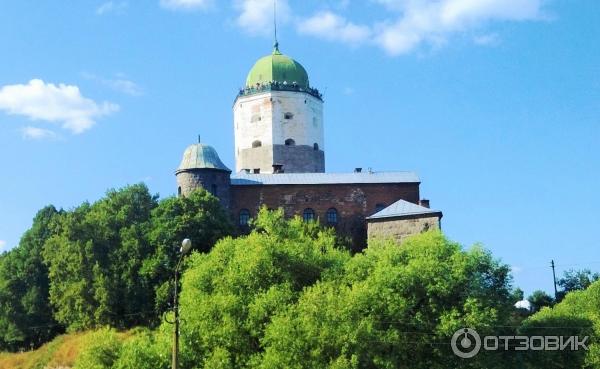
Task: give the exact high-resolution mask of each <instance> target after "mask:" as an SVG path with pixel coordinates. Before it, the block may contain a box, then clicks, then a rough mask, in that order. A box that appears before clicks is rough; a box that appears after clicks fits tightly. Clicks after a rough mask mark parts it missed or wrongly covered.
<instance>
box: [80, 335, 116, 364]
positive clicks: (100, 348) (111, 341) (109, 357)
mask: <svg viewBox="0 0 600 369" xmlns="http://www.w3.org/2000/svg"><path fill="white" fill-rule="evenodd" d="M83 346H84V349H83V350H82V351H81V353H80V354H79V357H78V358H77V360H76V362H75V366H74V369H111V368H112V366H113V364H114V363H115V361H116V360H117V358H118V357H119V354H120V352H121V348H122V343H121V340H120V339H119V337H118V336H117V333H116V331H115V330H114V329H111V328H103V329H100V330H98V331H95V332H94V333H92V334H90V335H89V336H87V337H86V338H85V342H84V345H83Z"/></svg>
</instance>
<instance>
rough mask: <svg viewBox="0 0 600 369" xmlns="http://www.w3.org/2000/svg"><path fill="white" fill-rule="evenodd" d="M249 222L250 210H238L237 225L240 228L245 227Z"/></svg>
mask: <svg viewBox="0 0 600 369" xmlns="http://www.w3.org/2000/svg"><path fill="white" fill-rule="evenodd" d="M249 221H250V210H248V209H242V210H240V219H239V224H240V225H241V226H243V227H245V226H247V225H248V222H249Z"/></svg>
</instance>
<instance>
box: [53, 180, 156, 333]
mask: <svg viewBox="0 0 600 369" xmlns="http://www.w3.org/2000/svg"><path fill="white" fill-rule="evenodd" d="M156 206H157V200H156V196H152V195H150V193H149V192H148V188H147V187H146V186H145V185H142V184H140V185H134V186H129V187H126V188H124V189H121V190H118V191H117V190H110V191H108V193H107V195H106V197H105V198H103V199H101V200H99V201H97V202H96V203H94V204H92V205H89V204H87V203H85V204H83V205H81V206H79V207H78V208H76V209H74V210H72V211H69V212H67V213H66V214H63V215H62V216H61V217H60V221H59V226H58V228H59V230H58V232H57V233H56V234H55V235H53V236H52V237H50V239H49V240H48V241H47V242H46V245H45V247H44V260H45V262H46V264H47V265H48V270H49V277H50V302H51V303H52V305H53V306H54V308H55V317H56V319H57V320H58V321H59V322H61V323H63V324H65V325H66V326H67V327H68V328H69V329H70V330H78V329H85V328H92V327H96V326H102V325H110V326H113V327H117V328H124V327H129V326H132V325H136V324H141V323H147V322H149V320H150V317H154V316H155V314H153V312H152V310H153V305H154V304H153V302H154V300H153V294H152V288H151V287H152V286H149V284H148V281H147V279H146V278H145V277H144V276H143V274H142V273H140V271H141V270H142V266H143V261H144V259H146V258H147V257H148V256H150V255H152V253H153V251H154V250H153V247H152V245H151V244H150V243H149V242H148V240H147V237H146V236H145V235H146V234H147V233H148V231H149V229H150V214H151V211H152V209H154V208H155V207H156Z"/></svg>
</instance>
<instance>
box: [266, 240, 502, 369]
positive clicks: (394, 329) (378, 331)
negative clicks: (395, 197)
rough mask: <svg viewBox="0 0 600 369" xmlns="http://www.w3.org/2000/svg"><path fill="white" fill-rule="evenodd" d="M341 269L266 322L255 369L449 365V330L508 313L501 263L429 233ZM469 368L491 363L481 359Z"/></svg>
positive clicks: (486, 326) (483, 327) (487, 325)
mask: <svg viewBox="0 0 600 369" xmlns="http://www.w3.org/2000/svg"><path fill="white" fill-rule="evenodd" d="M345 269H346V272H345V273H344V275H343V276H342V277H338V278H331V279H325V280H322V281H319V282H318V283H316V284H315V285H314V286H312V287H309V288H308V289H306V290H305V292H304V293H303V294H302V295H301V297H300V299H299V301H298V303H297V304H295V305H292V306H290V307H289V308H288V309H287V310H285V311H284V312H283V313H279V314H278V315H277V316H276V317H275V318H274V319H273V322H272V324H271V325H269V326H268V328H267V329H266V334H265V338H264V339H263V341H262V342H261V343H262V345H263V347H264V350H265V353H264V355H263V357H262V358H261V360H260V365H259V366H258V367H260V368H265V369H266V368H269V369H274V368H297V369H300V368H408V367H410V368H448V367H458V365H459V364H460V363H459V362H458V361H457V360H455V356H454V355H453V354H452V352H451V351H450V350H449V347H448V345H447V343H448V342H450V337H451V336H452V334H453V333H454V332H455V331H456V330H457V329H459V328H462V327H476V328H478V329H479V331H480V332H482V333H485V332H486V331H489V330H490V329H492V327H495V326H500V325H503V323H504V322H505V321H506V320H507V319H508V317H509V313H510V311H512V307H511V301H510V290H509V287H510V277H509V270H508V267H507V266H505V265H499V264H498V263H497V262H496V261H494V260H493V259H492V258H491V256H490V255H489V253H487V252H485V251H483V250H482V249H481V248H479V247H476V248H474V249H472V250H470V251H468V252H464V251H462V250H461V249H460V247H459V245H457V244H454V243H451V242H449V241H448V240H446V239H445V238H444V237H443V236H442V235H441V234H439V233H436V232H428V233H425V234H423V235H420V236H417V237H414V238H411V239H410V240H409V241H407V242H405V243H404V244H403V245H402V246H401V247H398V245H397V244H394V243H391V242H386V243H381V242H378V243H376V244H370V245H369V248H368V249H367V250H366V251H365V252H364V253H363V254H358V255H356V256H354V258H352V260H350V261H349V262H348V263H347V264H346V266H345ZM481 362H483V363H484V364H481ZM453 363H454V364H453ZM478 365H480V366H474V367H486V368H492V367H494V363H493V362H487V361H485V356H482V358H481V360H480V364H478ZM462 367H465V366H462Z"/></svg>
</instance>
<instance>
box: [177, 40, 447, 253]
mask: <svg viewBox="0 0 600 369" xmlns="http://www.w3.org/2000/svg"><path fill="white" fill-rule="evenodd" d="M233 117H234V119H233V124H234V134H235V173H234V174H232V171H231V170H230V169H229V168H228V167H227V166H225V164H223V162H222V161H221V159H220V158H219V155H218V154H217V152H216V150H215V149H214V148H213V147H211V146H209V145H206V144H203V143H200V142H199V143H196V144H193V145H191V146H189V147H188V148H187V149H186V150H185V152H184V154H183V160H182V161H181V164H180V165H179V168H177V171H176V177H177V186H178V190H177V192H178V195H179V196H185V195H187V194H189V193H190V192H191V191H193V190H195V189H197V188H200V187H201V188H204V189H205V190H207V191H209V192H211V193H212V194H213V195H215V196H216V197H218V198H219V199H220V201H221V203H222V205H223V206H224V207H225V208H226V209H227V210H228V211H229V212H230V214H231V217H232V219H233V220H234V224H236V225H237V227H238V229H239V231H240V232H245V231H246V230H247V227H248V222H249V220H250V219H251V218H252V217H253V216H255V215H256V213H257V212H258V210H259V209H260V208H261V207H262V206H266V207H268V208H270V209H276V208H283V209H284V212H285V214H286V216H290V217H291V216H294V215H300V216H301V217H303V219H304V220H306V221H311V220H315V221H319V222H321V223H323V224H324V225H327V226H330V227H334V228H335V229H336V231H337V232H338V233H339V234H340V235H342V236H345V237H349V238H350V239H351V240H352V244H353V245H354V247H355V248H357V249H360V248H362V247H364V246H365V245H366V240H367V238H370V237H392V238H395V239H397V240H398V241H400V242H401V241H402V240H403V239H404V238H405V237H407V236H410V235H412V234H415V233H420V232H423V231H426V230H428V229H439V228H440V220H441V218H442V213H441V212H440V211H435V210H431V209H430V208H429V201H428V200H421V197H420V193H419V185H420V180H419V177H418V176H417V175H416V174H415V173H413V172H374V171H371V170H367V171H363V170H362V169H361V168H356V169H355V170H354V171H353V172H349V173H327V172H326V171H325V140H324V137H323V124H324V121H323V97H322V95H321V93H320V92H319V91H318V90H317V89H316V88H313V87H312V86H311V85H310V83H309V78H308V73H307V72H306V70H305V69H304V67H303V66H302V65H301V64H300V63H298V62H297V61H296V60H294V59H292V58H290V57H288V56H286V55H284V54H282V53H281V52H280V51H279V45H278V43H277V42H276V43H275V46H274V49H273V52H272V53H271V54H270V55H267V56H265V57H262V58H260V59H259V60H258V61H257V62H256V63H255V64H254V66H253V67H252V69H251V70H250V72H249V73H248V77H247V79H246V84H245V87H244V88H243V89H241V90H240V91H239V93H238V95H237V97H236V99H235V102H234V105H233Z"/></svg>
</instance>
